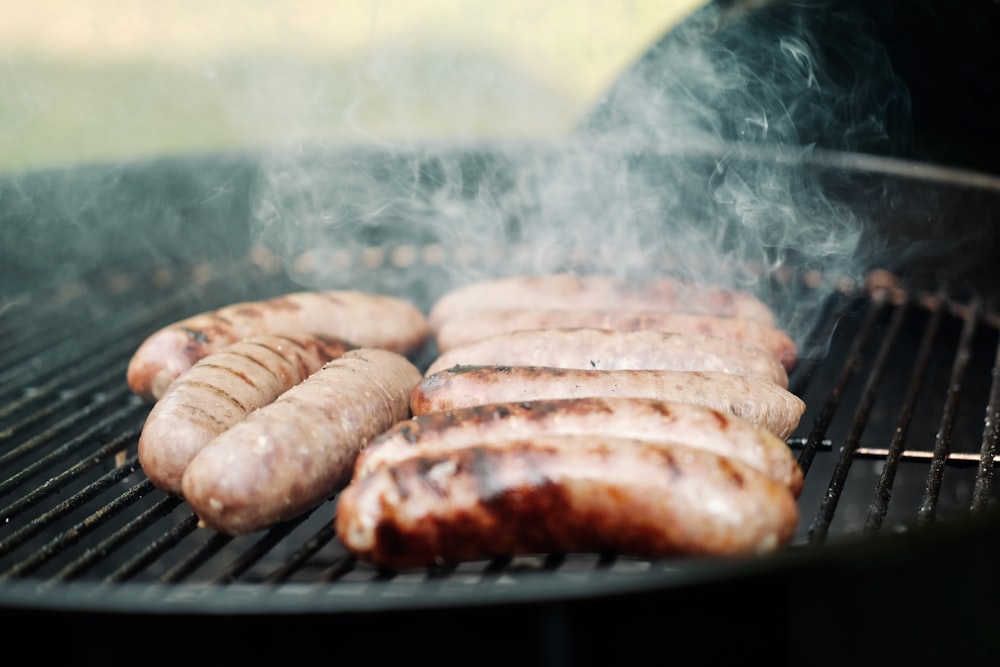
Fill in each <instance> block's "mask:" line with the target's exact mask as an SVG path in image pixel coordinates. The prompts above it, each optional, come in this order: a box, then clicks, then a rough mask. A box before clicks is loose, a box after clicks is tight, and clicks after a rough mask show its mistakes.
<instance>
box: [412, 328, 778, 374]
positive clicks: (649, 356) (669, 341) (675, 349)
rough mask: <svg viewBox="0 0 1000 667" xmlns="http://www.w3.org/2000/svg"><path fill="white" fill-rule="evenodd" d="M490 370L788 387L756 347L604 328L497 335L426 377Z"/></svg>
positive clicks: (457, 353)
mask: <svg viewBox="0 0 1000 667" xmlns="http://www.w3.org/2000/svg"><path fill="white" fill-rule="evenodd" d="M490 365H498V366H549V367H552V368H582V369H593V370H629V369H654V370H655V369H658V370H678V371H713V372H721V373H734V374H736V375H746V376H749V377H756V378H760V379H762V380H767V381H770V382H774V383H775V384H777V385H779V386H781V387H787V386H788V372H787V371H786V370H785V367H784V366H782V365H781V363H779V362H778V360H777V359H775V358H774V357H773V356H771V355H770V353H768V352H767V351H765V350H763V349H762V348H759V347H751V346H748V345H743V344H740V343H735V342H733V341H730V340H726V339H725V338H716V337H714V336H704V335H701V334H679V333H665V332H662V331H613V330H608V329H528V330H523V331H511V332H508V333H502V334H497V335H496V336H491V337H489V338H485V339H483V340H480V341H477V342H475V343H470V344H468V345H466V346H463V347H459V348H455V349H452V350H449V351H448V352H445V353H444V354H442V355H440V356H439V357H438V358H437V359H435V360H434V362H433V363H432V364H431V365H430V366H429V367H428V369H427V373H426V374H427V375H432V374H434V373H436V372H438V371H441V370H444V369H445V368H450V367H452V366H490Z"/></svg>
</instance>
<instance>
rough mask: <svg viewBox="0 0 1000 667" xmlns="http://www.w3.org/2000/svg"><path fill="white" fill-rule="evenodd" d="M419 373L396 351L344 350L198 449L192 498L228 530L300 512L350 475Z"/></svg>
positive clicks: (187, 482)
mask: <svg viewBox="0 0 1000 667" xmlns="http://www.w3.org/2000/svg"><path fill="white" fill-rule="evenodd" d="M420 377H421V376H420V371H419V370H418V369H417V367H416V366H414V365H413V364H412V363H411V362H410V361H409V360H408V359H406V357H404V356H402V355H399V354H397V353H395V352H390V351H388V350H381V349H357V350H351V351H348V352H345V353H344V355H343V356H341V357H339V358H338V359H334V360H333V361H330V362H329V363H327V364H325V365H324V366H323V368H321V369H320V370H318V371H316V372H315V373H313V374H312V375H310V376H309V377H308V378H306V379H305V380H303V381H302V383H300V384H298V385H296V386H294V387H292V388H291V389H289V390H288V391H286V392H285V393H283V394H282V395H281V396H279V397H278V398H277V399H276V400H275V401H274V402H273V403H271V404H270V405H266V406H264V407H263V408H261V409H259V410H257V411H256V412H253V413H252V414H250V415H249V416H248V417H247V418H246V419H244V420H243V421H241V422H239V423H238V424H236V425H234V426H232V427H231V428H229V429H228V430H227V431H225V432H224V433H222V434H221V435H219V436H218V437H216V438H215V439H214V440H212V441H211V442H209V443H208V444H207V445H206V446H205V447H204V448H203V449H202V450H201V451H200V452H198V454H197V455H196V456H195V457H194V458H193V459H192V460H191V462H190V463H189V464H188V467H187V470H185V471H184V476H183V478H182V480H181V491H182V494H183V496H184V498H185V500H187V502H188V504H190V505H191V507H192V508H193V509H194V511H195V513H196V514H197V515H198V517H199V519H200V520H201V523H202V524H204V525H207V526H210V527H212V528H214V529H216V530H218V531H220V532H222V533H226V534H229V535H237V534H242V533H249V532H253V531H255V530H259V529H262V528H266V527H268V526H271V525H273V524H276V523H280V522H282V521H287V520H291V519H293V518H295V517H296V516H299V515H300V514H302V513H303V512H305V511H307V510H309V509H311V508H313V507H315V506H317V505H318V504H320V503H321V502H322V501H323V500H324V499H326V498H328V497H329V496H330V495H332V494H333V493H335V492H336V491H337V490H339V489H340V488H341V486H343V485H344V484H346V483H347V481H348V480H349V479H350V475H351V471H352V470H353V466H354V462H355V459H356V458H357V455H358V452H359V451H360V450H361V449H362V448H364V446H365V445H366V444H367V443H368V441H369V440H371V439H372V438H374V437H375V436H376V435H378V434H379V433H382V432H383V431H385V430H386V429H388V428H389V427H390V426H392V425H393V424H395V423H396V422H398V421H400V420H402V419H406V418H407V417H409V416H410V412H409V406H408V402H407V401H408V397H409V394H410V391H411V390H412V388H413V387H414V385H416V383H417V382H419V381H420Z"/></svg>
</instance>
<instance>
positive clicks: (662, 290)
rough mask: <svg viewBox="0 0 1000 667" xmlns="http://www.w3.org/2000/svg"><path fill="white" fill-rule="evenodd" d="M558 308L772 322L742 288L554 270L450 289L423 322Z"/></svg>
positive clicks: (435, 325) (770, 315)
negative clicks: (487, 312)
mask: <svg viewBox="0 0 1000 667" xmlns="http://www.w3.org/2000/svg"><path fill="white" fill-rule="evenodd" d="M526 307H527V308H534V309H538V310H560V309H577V308H594V309H599V310H660V311H671V312H688V313H704V314H708V315H720V316H723V317H738V318H743V319H749V320H757V321H760V322H762V323H764V324H767V325H770V326H775V323H776V320H775V316H774V313H773V312H772V311H771V309H770V308H769V307H768V306H767V304H765V303H764V302H763V301H761V300H760V299H758V298H757V297H755V296H753V295H752V294H750V293H748V292H743V291H739V290H735V289H726V288H723V287H719V286H714V285H701V284H697V283H692V282H688V281H684V280H681V279H678V278H671V277H661V278H656V279H651V280H647V281H645V282H639V283H629V282H627V281H625V280H623V279H620V278H617V277H615V276H611V275H603V274H595V275H585V276H577V275H573V274H569V273H556V274H551V275H541V276H512V277H506V278H496V279H493V280H483V281H479V282H474V283H470V284H468V285H464V286H462V287H456V288H454V289H452V290H450V291H448V292H446V293H445V294H443V295H442V296H440V297H439V298H438V299H437V301H435V302H434V304H433V306H432V307H431V310H430V315H429V323H430V326H431V330H432V331H434V332H436V331H437V330H438V329H439V328H440V326H441V325H442V324H443V323H444V322H445V321H446V320H448V319H451V318H452V317H455V316H457V315H462V314H465V313H471V312H478V311H483V310H507V309H511V308H526Z"/></svg>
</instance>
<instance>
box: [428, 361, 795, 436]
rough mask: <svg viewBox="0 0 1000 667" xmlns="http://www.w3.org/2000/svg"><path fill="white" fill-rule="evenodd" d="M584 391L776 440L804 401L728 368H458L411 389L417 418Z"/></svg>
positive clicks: (789, 426)
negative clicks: (695, 414)
mask: <svg viewBox="0 0 1000 667" xmlns="http://www.w3.org/2000/svg"><path fill="white" fill-rule="evenodd" d="M582 396H637V397H640V398H643V397H645V398H657V399H660V400H667V401H683V402H687V403H696V404H698V405H704V406H706V407H710V408H714V409H716V410H719V411H722V412H726V413H730V414H734V415H736V416H738V417H742V418H744V419H746V420H748V421H750V422H751V423H753V424H756V425H757V426H760V427H762V428H766V429H767V430H769V431H771V432H772V433H774V434H775V435H776V436H778V437H779V438H782V439H784V438H787V437H788V436H790V435H791V434H792V432H793V431H794V430H795V428H796V427H797V426H798V424H799V420H800V419H801V418H802V414H803V413H804V412H805V403H804V402H803V401H802V399H800V398H799V397H798V396H796V395H795V394H793V393H791V392H790V391H788V390H787V389H784V388H782V387H779V386H778V385H776V384H774V383H773V382H766V381H764V380H758V379H754V378H748V377H744V376H741V375H732V374H729V373H710V372H700V371H665V370H618V371H602V370H581V369H576V368H549V367H545V366H458V367H455V368H449V369H447V370H443V371H440V372H438V373H435V374H433V375H429V376H426V377H425V378H424V379H423V380H421V381H420V383H419V384H418V385H417V386H416V387H414V388H413V392H412V394H411V396H410V409H411V411H412V412H413V414H414V415H423V414H427V413H430V412H443V411H446V410H458V409H460V408H464V407H469V406H472V405H483V404H485V403H508V402H517V401H537V400H540V399H545V398H579V397H582Z"/></svg>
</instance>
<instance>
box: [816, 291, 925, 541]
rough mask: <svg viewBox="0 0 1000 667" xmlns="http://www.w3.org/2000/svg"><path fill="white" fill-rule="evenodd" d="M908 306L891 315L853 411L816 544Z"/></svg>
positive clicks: (827, 524) (827, 521) (825, 528)
mask: <svg viewBox="0 0 1000 667" xmlns="http://www.w3.org/2000/svg"><path fill="white" fill-rule="evenodd" d="M906 306H907V304H905V303H904V304H903V305H901V306H898V307H897V308H896V309H895V311H894V312H893V315H892V319H891V320H890V322H889V329H888V331H887V333H886V335H885V338H883V339H882V343H881V345H880V346H879V350H878V354H877V355H876V357H875V361H874V363H873V364H872V370H871V373H869V375H868V379H867V380H866V382H865V387H864V391H863V393H862V398H861V402H860V404H859V405H858V407H857V409H856V410H855V412H854V418H853V420H852V422H851V430H850V433H849V434H848V436H847V441H846V442H845V444H844V447H843V448H842V449H841V451H840V457H839V458H838V459H837V466H836V468H834V471H833V476H832V477H831V479H830V483H829V485H828V486H827V492H826V495H825V496H824V497H823V502H822V504H821V505H820V509H819V513H818V514H817V516H816V518H815V519H813V523H812V525H811V526H810V528H809V542H811V543H813V544H822V543H823V542H825V541H826V536H827V533H828V532H829V529H830V522H831V521H832V520H833V515H834V512H836V509H837V503H838V502H839V500H840V496H841V494H842V493H843V491H844V484H845V483H846V482H847V473H848V471H849V469H850V467H851V463H852V461H853V459H854V452H855V450H856V449H857V448H858V445H859V444H860V439H861V433H862V431H863V430H864V428H865V425H866V424H867V423H868V415H869V413H870V412H871V409H872V406H873V405H874V403H875V397H876V395H877V392H878V387H879V384H880V383H881V382H882V376H883V375H884V373H885V369H886V367H887V365H888V361H889V353H890V351H891V350H892V347H893V345H894V344H895V342H896V339H897V337H898V336H899V332H900V331H901V330H902V327H903V318H904V317H905V315H906V311H907V307H906Z"/></svg>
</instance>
